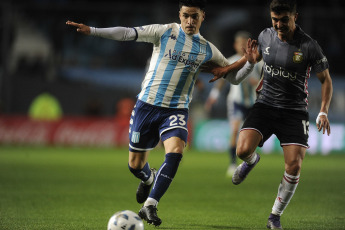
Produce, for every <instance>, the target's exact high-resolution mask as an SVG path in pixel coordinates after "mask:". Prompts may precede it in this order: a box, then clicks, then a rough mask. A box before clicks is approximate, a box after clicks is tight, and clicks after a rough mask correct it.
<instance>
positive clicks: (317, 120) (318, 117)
mask: <svg viewBox="0 0 345 230" xmlns="http://www.w3.org/2000/svg"><path fill="white" fill-rule="evenodd" d="M320 116H326V117H327V113H325V112H320V113H319V115H317V118H316V124H319V123H320Z"/></svg>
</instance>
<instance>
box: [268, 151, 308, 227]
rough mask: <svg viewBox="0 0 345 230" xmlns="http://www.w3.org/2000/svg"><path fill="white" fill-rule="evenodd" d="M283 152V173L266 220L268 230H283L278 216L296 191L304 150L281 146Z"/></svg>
mask: <svg viewBox="0 0 345 230" xmlns="http://www.w3.org/2000/svg"><path fill="white" fill-rule="evenodd" d="M283 150H284V159H285V172H284V175H283V179H282V180H281V182H280V185H279V187H278V194H277V198H276V200H275V202H274V205H273V207H272V213H271V214H270V216H269V218H268V222H267V228H269V229H283V228H282V226H281V224H280V216H281V215H282V214H283V212H284V210H285V208H286V207H287V205H288V204H289V202H290V200H291V198H292V196H293V195H294V193H295V191H296V188H297V185H298V182H299V177H300V171H301V167H302V162H303V159H304V156H305V152H306V148H305V147H302V146H299V145H286V146H283Z"/></svg>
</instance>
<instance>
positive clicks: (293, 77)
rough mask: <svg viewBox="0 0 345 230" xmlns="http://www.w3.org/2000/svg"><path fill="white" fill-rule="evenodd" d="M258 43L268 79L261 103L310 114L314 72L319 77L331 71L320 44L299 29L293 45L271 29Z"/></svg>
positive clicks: (261, 89)
mask: <svg viewBox="0 0 345 230" xmlns="http://www.w3.org/2000/svg"><path fill="white" fill-rule="evenodd" d="M258 42H259V48H258V49H259V52H260V54H261V55H262V57H263V61H264V66H263V74H264V75H263V79H261V82H260V84H259V86H258V89H257V91H258V92H260V95H259V97H258V99H257V102H260V103H264V104H267V105H270V106H274V107H277V108H286V109H293V110H303V111H306V110H307V106H308V79H309V77H310V71H311V69H312V68H314V70H315V71H316V73H319V72H322V71H324V70H326V69H328V67H329V66H328V61H327V58H326V57H325V55H324V54H323V52H322V49H321V48H320V46H319V45H318V43H317V42H316V41H315V40H313V39H312V38H311V37H310V36H309V35H307V34H306V33H305V32H304V31H303V30H302V29H301V28H300V27H299V26H298V25H296V30H295V34H294V38H293V40H292V41H289V42H282V41H281V40H280V39H279V38H278V36H277V32H276V31H275V30H274V28H273V27H271V28H267V29H265V30H263V31H262V32H261V34H260V35H259V39H258Z"/></svg>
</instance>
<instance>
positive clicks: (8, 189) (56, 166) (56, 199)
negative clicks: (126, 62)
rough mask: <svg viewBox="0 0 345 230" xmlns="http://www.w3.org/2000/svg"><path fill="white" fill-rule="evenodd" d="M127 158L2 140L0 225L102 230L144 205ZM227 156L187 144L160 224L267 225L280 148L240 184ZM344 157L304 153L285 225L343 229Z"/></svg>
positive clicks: (153, 160)
mask: <svg viewBox="0 0 345 230" xmlns="http://www.w3.org/2000/svg"><path fill="white" fill-rule="evenodd" d="M163 160H164V153H163V149H157V150H155V151H153V152H152V153H151V154H150V157H149V162H150V165H151V167H156V168H159V167H160V165H161V163H162V162H163ZM127 162H128V151H127V149H115V148H62V147H19V146H17V147H13V146H0V229H1V230H14V229H16V230H22V229H25V230H39V229H45V230H46V229H54V230H59V229H61V230H72V229H78V230H80V229H82V230H87V229H90V230H102V229H103V230H105V229H106V226H107V222H108V219H109V218H110V216H111V215H112V214H113V213H114V212H116V211H119V210H125V209H129V210H133V211H135V212H137V211H138V210H139V209H140V207H141V205H140V204H137V203H136V200H135V192H136V189H137V185H138V183H139V181H138V179H136V178H134V177H133V175H132V174H131V173H130V172H129V170H128V168H127ZM227 163H228V157H227V155H226V154H211V153H207V152H196V151H193V150H186V151H185V153H184V158H183V160H182V162H181V165H180V168H179V171H178V173H177V175H176V177H175V179H174V181H173V183H172V184H171V186H170V189H169V190H168V192H167V193H166V194H165V196H164V197H163V198H162V200H161V201H160V203H159V205H158V210H159V211H158V214H159V217H160V218H162V220H163V223H162V225H161V226H160V227H159V229H183V230H186V229H208V230H212V229H265V226H266V222H267V217H268V215H269V213H270V211H271V208H272V205H273V202H274V199H275V196H276V193H277V189H278V185H279V182H280V180H281V178H282V175H283V172H284V164H283V157H282V155H280V154H271V155H262V158H261V161H260V163H259V164H258V165H257V167H255V169H254V170H253V171H252V172H251V174H250V175H249V176H248V178H247V179H246V181H245V182H243V184H241V185H237V186H235V185H232V183H231V179H229V178H226V177H225V171H226V168H227ZM344 163H345V154H336V155H329V156H321V155H316V156H311V155H307V156H306V158H305V160H304V162H303V167H302V173H301V179H300V184H299V186H298V188H297V191H296V193H295V196H294V197H293V199H292V201H291V202H290V205H289V206H288V208H287V209H286V210H285V213H284V215H283V216H282V219H281V221H282V225H283V227H284V229H285V230H287V229H345V198H344V197H345V167H344ZM145 229H146V230H148V229H156V228H155V227H153V226H150V225H147V224H146V223H145Z"/></svg>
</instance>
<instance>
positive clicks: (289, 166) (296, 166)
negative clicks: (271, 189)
mask: <svg viewBox="0 0 345 230" xmlns="http://www.w3.org/2000/svg"><path fill="white" fill-rule="evenodd" d="M285 171H286V172H287V174H289V175H292V176H297V175H298V174H299V173H300V171H301V164H300V162H299V161H297V160H296V161H292V162H289V163H285Z"/></svg>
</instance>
